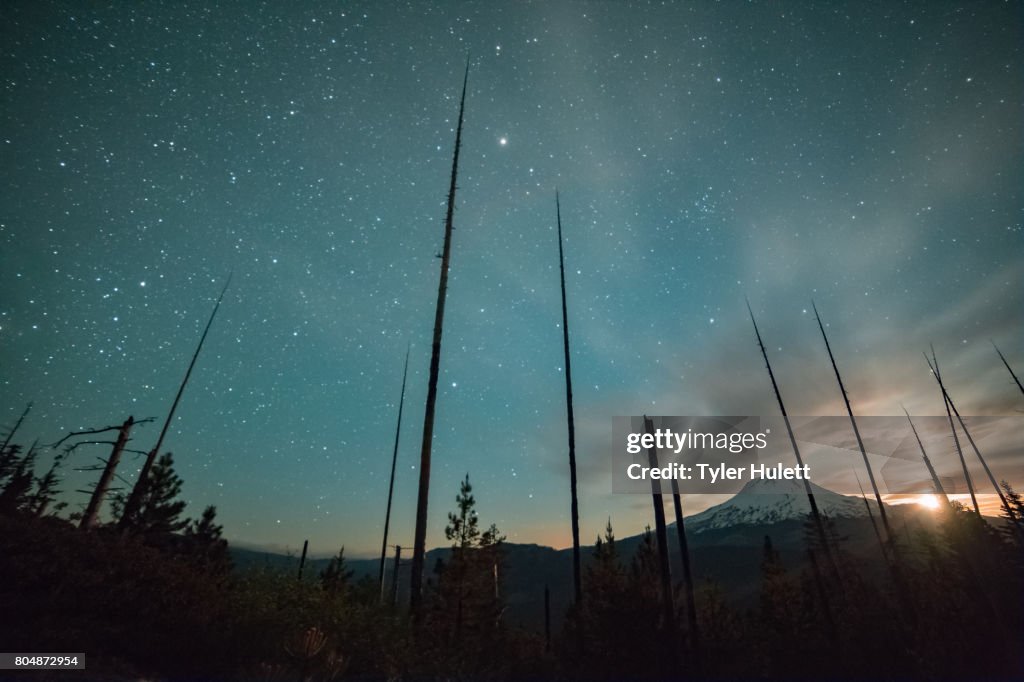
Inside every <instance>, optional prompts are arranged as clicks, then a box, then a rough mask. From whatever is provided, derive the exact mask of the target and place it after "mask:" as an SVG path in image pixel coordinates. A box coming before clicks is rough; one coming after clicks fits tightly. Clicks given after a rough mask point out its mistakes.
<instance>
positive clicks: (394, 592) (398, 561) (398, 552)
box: [391, 545, 402, 608]
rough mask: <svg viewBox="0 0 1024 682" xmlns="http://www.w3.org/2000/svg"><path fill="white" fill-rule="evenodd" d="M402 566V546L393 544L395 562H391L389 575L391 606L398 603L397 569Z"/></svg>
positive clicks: (393, 606)
mask: <svg viewBox="0 0 1024 682" xmlns="http://www.w3.org/2000/svg"><path fill="white" fill-rule="evenodd" d="M401 567H402V547H401V545H395V563H394V564H393V568H392V569H391V570H392V573H393V574H394V575H392V576H391V608H395V605H396V604H398V569H399V568H401Z"/></svg>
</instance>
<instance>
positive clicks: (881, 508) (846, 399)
mask: <svg viewBox="0 0 1024 682" xmlns="http://www.w3.org/2000/svg"><path fill="white" fill-rule="evenodd" d="M811 307H812V308H813V309H814V317H815V319H816V320H817V321H818V329H820V330H821V338H823V339H824V340H825V350H827V351H828V359H829V360H830V361H831V362H832V370H833V371H834V372H835V374H836V381H837V382H838V383H839V392H840V393H842V395H843V403H844V404H845V405H846V413H847V414H848V415H850V425H851V426H853V435H854V436H856V437H857V447H859V448H860V455H861V457H862V458H863V459H864V467H865V468H866V469H867V470H868V481H869V482H870V483H871V490H872V492H874V494H875V502H877V503H878V517H879V518H880V519H881V520H882V527H883V528H885V539H886V540H887V542H888V544H889V546H890V547H891V548H892V549H895V544H894V540H895V536H894V535H893V532H892V528H891V527H890V526H889V517H888V515H887V514H886V513H885V505H884V504H883V503H882V495H881V494H880V493H879V492H878V484H877V483H876V482H875V472H874V470H873V469H872V468H871V462H869V461H868V453H867V451H866V450H865V449H864V440H863V439H862V438H861V437H860V429H858V428H857V419H856V418H855V417H854V416H853V408H852V407H850V396H849V395H847V393H846V387H845V386H843V377H842V376H841V375H840V374H839V367H838V365H836V358H835V356H834V355H833V354H832V346H831V345H830V344H829V342H828V334H826V333H825V325H824V324H822V322H821V315H819V314H818V307H817V306H816V305H815V304H814V301H811Z"/></svg>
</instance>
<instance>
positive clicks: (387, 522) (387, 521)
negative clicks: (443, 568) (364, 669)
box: [378, 347, 409, 601]
mask: <svg viewBox="0 0 1024 682" xmlns="http://www.w3.org/2000/svg"><path fill="white" fill-rule="evenodd" d="M408 374H409V349H408V347H407V348H406V349H405V368H404V369H403V370H402V396H401V397H400V398H399V399H398V424H397V425H396V426H395V447H394V449H393V450H392V452H391V479H390V481H389V483H388V508H387V512H385V514H384V541H383V542H382V543H381V545H380V576H379V578H378V579H379V582H380V598H381V601H384V562H385V561H386V560H387V552H388V529H389V528H390V527H391V498H392V495H393V494H394V492H395V466H396V465H397V464H398V438H399V436H400V435H401V433H402V408H403V407H404V406H405V379H406V377H407V376H408Z"/></svg>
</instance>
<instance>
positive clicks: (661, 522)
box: [644, 415, 676, 631]
mask: <svg viewBox="0 0 1024 682" xmlns="http://www.w3.org/2000/svg"><path fill="white" fill-rule="evenodd" d="M644 432H645V433H650V434H653V433H654V424H653V423H652V422H651V420H650V418H648V417H647V416H646V415H645V416H644ZM647 461H648V465H649V466H650V467H651V468H652V469H657V468H658V450H657V448H655V447H653V446H651V447H649V448H647ZM651 499H652V501H653V502H654V532H655V537H656V538H657V539H658V567H659V568H660V573H661V601H662V606H663V607H664V611H665V613H664V618H665V626H666V627H667V628H668V629H669V631H675V623H676V618H675V605H674V603H673V599H672V573H671V570H670V569H669V562H668V530H667V528H666V526H665V506H664V504H663V502H662V499H661V482H660V481H659V480H658V479H656V478H654V477H653V476H652V477H651Z"/></svg>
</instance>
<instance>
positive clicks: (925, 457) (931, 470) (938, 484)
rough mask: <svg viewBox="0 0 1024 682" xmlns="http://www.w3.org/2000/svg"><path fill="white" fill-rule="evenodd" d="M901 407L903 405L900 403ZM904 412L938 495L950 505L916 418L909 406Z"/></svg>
mask: <svg viewBox="0 0 1024 682" xmlns="http://www.w3.org/2000/svg"><path fill="white" fill-rule="evenodd" d="M900 407H903V406H902V405H900ZM903 414H905V415H907V421H908V422H910V430H911V431H913V432H914V438H915V439H916V440H917V447H919V448H920V449H921V458H922V459H923V460H924V465H925V466H926V467H928V474H929V475H930V476H931V477H932V486H933V487H934V488H935V493H936V494H937V495H942V499H944V500H945V501H946V506H947V507H948V506H949V496H948V495H946V489H945V488H943V487H942V481H940V480H939V475H938V474H937V473H935V467H933V466H932V461H931V459H929V458H928V453H927V452H925V450H924V443H922V442H921V436H919V435H918V434H917V427H915V426H914V420H913V419H911V418H910V413H909V412H907V408H905V407H903Z"/></svg>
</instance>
